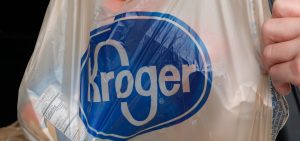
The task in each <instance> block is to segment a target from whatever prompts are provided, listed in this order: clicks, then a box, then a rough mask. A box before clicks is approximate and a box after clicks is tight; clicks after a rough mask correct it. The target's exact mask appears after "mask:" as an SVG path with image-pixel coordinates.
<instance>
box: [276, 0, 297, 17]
mask: <svg viewBox="0 0 300 141" xmlns="http://www.w3.org/2000/svg"><path fill="white" fill-rule="evenodd" d="M299 7H300V2H299V0H275V2H274V4H273V9H272V16H273V18H284V17H299V16H300V10H299Z"/></svg>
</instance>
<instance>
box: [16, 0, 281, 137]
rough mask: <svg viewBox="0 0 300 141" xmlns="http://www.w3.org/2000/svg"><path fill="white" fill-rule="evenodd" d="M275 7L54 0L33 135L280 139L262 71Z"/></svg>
mask: <svg viewBox="0 0 300 141" xmlns="http://www.w3.org/2000/svg"><path fill="white" fill-rule="evenodd" d="M268 6H269V5H268V2H267V0H127V1H122V0H88V1H87V0H51V2H50V5H49V7H48V10H47V13H46V16H45V19H44V23H43V26H42V28H41V32H40V35H39V38H38V41H37V43H36V47H35V50H34V53H33V55H32V58H31V60H30V62H29V64H28V66H27V69H26V72H25V75H24V78H23V81H22V83H21V86H20V90H19V101H18V116H19V121H20V123H21V125H22V128H23V130H24V132H25V133H26V136H27V137H28V138H29V139H30V140H67V139H70V140H79V141H82V140H94V139H98V140H143V141H153V140H155V141H183V140H188V141H193V140H195V141H198V140H204V141H271V140H273V139H274V133H275V134H277V132H274V131H273V138H272V117H273V108H272V91H271V85H270V83H269V80H268V77H267V76H264V75H263V73H262V72H261V68H260V48H261V47H260V27H261V25H262V23H263V21H264V20H265V19H267V18H269V17H270V12H269V7H268ZM273 93H275V92H274V91H273ZM280 104H281V103H280ZM282 121H284V120H283V119H282ZM273 122H274V121H273ZM282 123H283V122H281V124H279V125H280V126H278V127H281V126H282ZM276 131H277V130H276Z"/></svg>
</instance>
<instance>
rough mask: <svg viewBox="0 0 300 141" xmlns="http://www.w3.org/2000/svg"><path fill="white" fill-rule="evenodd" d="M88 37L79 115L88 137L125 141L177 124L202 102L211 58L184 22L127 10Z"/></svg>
mask: <svg viewBox="0 0 300 141" xmlns="http://www.w3.org/2000/svg"><path fill="white" fill-rule="evenodd" d="M90 36H91V37H90V44H89V47H88V49H87V51H86V52H85V53H84V55H83V57H82V59H81V74H80V117H81V119H82V121H83V123H84V125H85V126H86V128H87V131H88V133H89V134H91V135H92V136H94V137H97V138H101V139H111V140H127V139H130V138H132V137H135V136H137V135H140V134H144V133H147V132H151V131H154V130H158V129H161V128H166V127H169V126H172V125H175V124H178V123H180V122H182V121H184V120H186V119H188V118H189V117H191V116H192V115H194V114H195V113H197V112H198V111H199V110H200V109H201V107H202V106H203V105H204V104H205V102H206V100H207V98H208V96H209V93H210V89H211V83H212V72H211V62H210V58H209V55H208V53H207V50H206V47H205V45H204V44H203V42H202V41H201V39H200V38H199V36H198V35H197V34H196V33H195V32H194V31H193V30H192V29H191V28H190V27H189V26H188V25H187V24H185V23H184V22H183V21H181V20H179V19H177V18H176V17H174V16H172V15H169V14H163V13H158V12H129V13H124V14H120V15H117V16H116V17H114V21H113V22H112V23H111V24H108V25H105V26H102V27H100V28H97V29H95V30H93V31H91V33H90Z"/></svg>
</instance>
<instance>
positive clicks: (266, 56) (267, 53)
mask: <svg viewBox="0 0 300 141" xmlns="http://www.w3.org/2000/svg"><path fill="white" fill-rule="evenodd" d="M262 56H263V60H264V61H266V62H268V61H269V60H271V59H272V45H268V46H266V47H265V48H264V50H263V53H262Z"/></svg>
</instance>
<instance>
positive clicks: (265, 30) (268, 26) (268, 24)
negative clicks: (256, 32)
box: [262, 19, 273, 38]
mask: <svg viewBox="0 0 300 141" xmlns="http://www.w3.org/2000/svg"><path fill="white" fill-rule="evenodd" d="M272 26H273V21H272V19H270V20H267V21H265V22H264V23H263V25H262V36H263V37H264V38H266V37H267V36H268V35H270V34H271V33H272V30H273V28H272Z"/></svg>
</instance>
